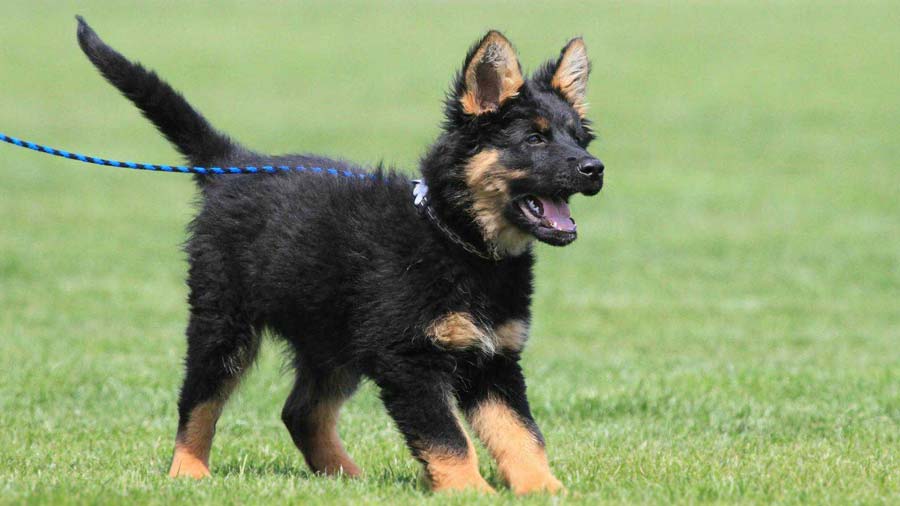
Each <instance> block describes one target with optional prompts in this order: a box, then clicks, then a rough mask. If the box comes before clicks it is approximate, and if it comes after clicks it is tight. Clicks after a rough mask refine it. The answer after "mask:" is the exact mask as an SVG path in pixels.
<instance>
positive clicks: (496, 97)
mask: <svg viewBox="0 0 900 506" xmlns="http://www.w3.org/2000/svg"><path fill="white" fill-rule="evenodd" d="M524 83H525V80H524V78H523V77H522V71H521V70H520V68H519V59H518V58H517V57H516V51H515V49H513V47H512V44H510V42H509V40H507V39H506V37H504V36H503V35H502V34H500V32H490V33H488V34H487V35H486V36H485V37H484V39H483V40H482V41H481V45H480V46H479V47H478V49H477V50H476V51H475V54H474V55H473V56H472V59H471V60H470V61H469V64H468V66H467V67H466V70H465V85H466V91H465V93H463V95H462V96H461V97H460V99H459V101H460V103H461V104H462V108H463V111H464V112H465V113H466V114H473V115H478V114H484V113H486V112H490V111H495V110H497V109H498V108H499V107H500V106H501V105H502V104H503V103H504V102H505V101H506V100H508V99H509V98H511V97H514V96H516V95H517V94H518V93H519V88H521V87H522V85H523V84H524Z"/></svg>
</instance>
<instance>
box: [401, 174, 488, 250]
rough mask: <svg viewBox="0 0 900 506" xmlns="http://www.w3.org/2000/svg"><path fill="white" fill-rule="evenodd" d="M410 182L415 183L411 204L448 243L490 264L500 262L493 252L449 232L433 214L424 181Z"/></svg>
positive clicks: (448, 228) (414, 180)
mask: <svg viewBox="0 0 900 506" xmlns="http://www.w3.org/2000/svg"><path fill="white" fill-rule="evenodd" d="M412 182H413V183H415V185H414V186H413V191H412V194H413V204H414V205H415V206H416V209H418V210H419V212H420V213H422V214H424V215H425V217H426V218H428V221H430V222H431V224H432V225H434V226H435V228H437V229H438V230H440V231H441V232H443V234H444V235H445V236H447V239H450V242H453V243H455V244H456V245H457V246H459V247H460V248H462V249H464V250H465V251H467V252H469V253H471V254H473V255H475V256H477V257H478V258H481V259H484V260H490V261H492V262H496V261H498V260H500V257H499V256H497V254H496V253H495V252H494V251H491V252H489V253H485V252H484V251H482V250H481V249H479V248H478V247H477V246H475V245H474V244H472V243H470V242H469V241H466V240H465V239H463V238H462V237H460V236H459V234H457V233H456V232H454V231H452V230H450V227H448V226H447V225H445V224H444V222H443V221H441V219H440V218H438V216H437V214H436V213H435V212H434V208H433V207H431V205H430V203H429V198H428V185H427V184H425V180H424V179H413V181H412Z"/></svg>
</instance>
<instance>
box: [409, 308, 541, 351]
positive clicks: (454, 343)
mask: <svg viewBox="0 0 900 506" xmlns="http://www.w3.org/2000/svg"><path fill="white" fill-rule="evenodd" d="M427 334H428V336H429V337H431V338H432V339H434V340H435V342H436V343H438V344H439V345H440V346H443V347H445V348H448V349H456V350H463V349H469V348H481V349H482V350H483V351H484V352H485V353H490V354H493V353H497V352H498V351H500V352H502V351H521V350H522V348H523V347H524V346H525V341H526V340H527V339H528V323H527V322H526V321H524V320H519V319H511V320H507V321H505V322H502V323H500V324H499V325H495V326H485V325H482V324H479V323H478V322H476V320H475V319H474V318H473V317H472V315H471V314H469V313H465V312H453V313H448V314H446V315H444V316H442V317H441V318H438V319H437V320H435V321H434V322H432V323H431V325H429V327H428V330H427Z"/></svg>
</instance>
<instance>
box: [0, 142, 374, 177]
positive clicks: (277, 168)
mask: <svg viewBox="0 0 900 506" xmlns="http://www.w3.org/2000/svg"><path fill="white" fill-rule="evenodd" d="M0 141H3V142H6V143H8V144H12V145H13V146H18V147H20V148H28V149H30V150H33V151H37V152H39V153H46V154H48V155H53V156H60V157H63V158H68V159H69V160H77V161H79V162H84V163H92V164H94V165H105V166H108V167H117V168H120V169H134V170H152V171H160V172H176V173H182V174H258V173H261V172H262V173H268V174H274V173H276V172H312V173H324V174H330V175H332V176H344V177H349V178H355V179H376V176H375V174H363V173H360V172H353V171H349V170H345V169H335V168H322V167H305V166H303V165H262V166H260V167H254V166H246V167H208V168H207V167H186V166H184V165H156V164H153V163H135V162H120V161H118V160H109V159H105V158H98V157H96V156H85V155H82V154H79V153H70V152H68V151H64V150H62V149H56V148H51V147H50V146H44V145H41V144H37V143H34V142H29V141H23V140H21V139H16V138H15V137H10V136H8V135H6V134H3V133H0Z"/></svg>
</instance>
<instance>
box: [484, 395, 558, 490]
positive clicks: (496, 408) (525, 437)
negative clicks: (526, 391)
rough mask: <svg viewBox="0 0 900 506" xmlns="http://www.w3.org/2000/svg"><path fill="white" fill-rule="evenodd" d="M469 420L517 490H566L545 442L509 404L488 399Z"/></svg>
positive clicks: (507, 479) (512, 486) (502, 473)
mask: <svg viewBox="0 0 900 506" xmlns="http://www.w3.org/2000/svg"><path fill="white" fill-rule="evenodd" d="M469 421H470V422H471V424H472V428H474V429H475V432H476V433H477V434H478V437H479V438H481V440H482V441H483V442H484V444H485V446H487V448H488V450H489V451H490V452H491V455H492V456H493V457H494V459H495V460H496V461H497V467H498V469H499V470H500V474H501V475H502V476H503V479H504V480H505V481H506V482H507V483H509V486H510V488H511V489H512V491H513V492H514V493H515V494H517V495H522V494H529V493H532V492H541V491H546V492H551V493H556V492H562V491H564V488H563V486H562V483H560V482H559V480H557V479H556V478H555V477H554V476H553V474H552V473H551V472H550V466H549V464H548V463H547V453H546V452H545V451H544V446H543V445H542V444H541V443H540V442H539V441H538V440H537V438H535V436H534V434H532V433H531V431H529V430H528V428H527V427H525V425H524V424H523V423H522V421H521V420H520V418H519V417H518V415H516V413H515V412H513V411H512V409H510V408H509V406H507V405H506V404H504V403H502V402H499V401H496V400H488V401H485V402H484V403H482V404H481V405H479V406H478V407H477V408H476V409H475V410H474V411H473V412H472V413H471V415H470V419H469Z"/></svg>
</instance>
